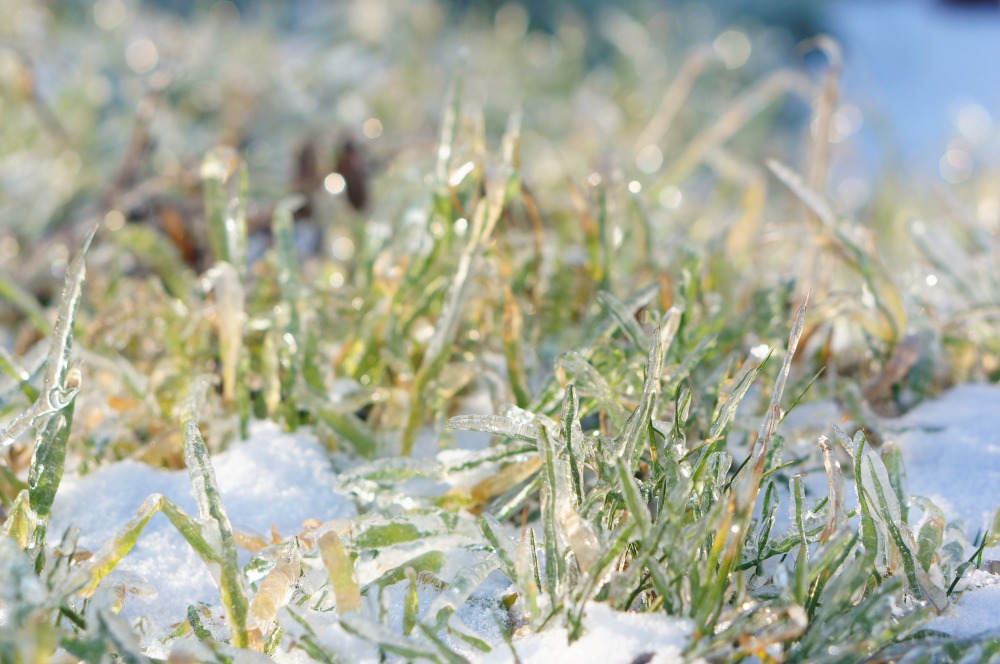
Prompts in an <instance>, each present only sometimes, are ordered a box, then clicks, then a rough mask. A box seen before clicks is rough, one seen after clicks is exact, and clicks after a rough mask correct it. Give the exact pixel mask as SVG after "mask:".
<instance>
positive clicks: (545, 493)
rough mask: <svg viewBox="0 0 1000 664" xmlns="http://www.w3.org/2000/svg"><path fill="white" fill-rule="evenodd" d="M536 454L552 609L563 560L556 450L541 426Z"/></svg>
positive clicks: (555, 600)
mask: <svg viewBox="0 0 1000 664" xmlns="http://www.w3.org/2000/svg"><path fill="white" fill-rule="evenodd" d="M538 453H539V455H540V456H541V458H542V526H543V529H544V532H545V586H546V590H547V591H548V593H549V597H550V599H551V601H552V606H556V605H557V604H558V603H559V601H558V600H559V594H560V591H561V581H562V578H563V568H564V565H565V563H564V560H563V557H562V555H560V553H559V537H558V534H557V531H556V528H557V525H556V501H557V496H556V492H557V491H558V483H557V481H556V472H557V471H556V458H555V449H554V448H553V446H552V443H551V441H550V440H549V435H548V433H546V431H545V429H544V427H538Z"/></svg>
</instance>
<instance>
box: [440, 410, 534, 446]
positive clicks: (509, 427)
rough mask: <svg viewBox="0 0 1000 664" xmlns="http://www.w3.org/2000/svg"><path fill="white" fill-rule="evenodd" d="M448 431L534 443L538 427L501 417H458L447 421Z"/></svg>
mask: <svg viewBox="0 0 1000 664" xmlns="http://www.w3.org/2000/svg"><path fill="white" fill-rule="evenodd" d="M447 426H448V428H449V429H457V430H459V431H481V432H483V433H490V434H493V435H494V436H503V437H504V438H514V439H516V440H523V441H524V442H526V443H534V442H535V441H536V440H537V438H538V427H537V426H536V425H534V424H530V423H527V422H520V421H518V420H515V419H512V418H510V417H503V416H502V415H459V416H457V417H453V418H451V419H450V420H448V425H447Z"/></svg>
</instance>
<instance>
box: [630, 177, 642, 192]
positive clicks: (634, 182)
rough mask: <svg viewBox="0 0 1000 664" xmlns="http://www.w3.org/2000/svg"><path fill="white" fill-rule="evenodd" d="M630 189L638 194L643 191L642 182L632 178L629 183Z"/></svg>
mask: <svg viewBox="0 0 1000 664" xmlns="http://www.w3.org/2000/svg"><path fill="white" fill-rule="evenodd" d="M628 190H629V191H631V192H632V193H633V194H638V193H639V192H640V191H642V184H641V183H640V182H639V181H638V180H632V181H631V182H629V183H628Z"/></svg>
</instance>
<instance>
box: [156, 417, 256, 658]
mask: <svg viewBox="0 0 1000 664" xmlns="http://www.w3.org/2000/svg"><path fill="white" fill-rule="evenodd" d="M183 426H184V462H185V464H186V465H187V467H188V475H189V477H190V478H191V486H192V487H193V488H194V497H195V501H196V502H197V504H198V523H199V524H200V527H201V531H202V538H203V539H204V541H205V542H206V543H207V544H208V546H209V547H210V549H211V553H212V563H210V564H209V569H210V570H211V571H212V576H213V578H214V579H215V582H216V584H217V585H218V586H219V593H220V595H221V598H222V609H223V612H224V613H225V615H226V622H227V624H228V626H229V634H230V638H231V639H232V643H233V645H234V646H236V647H238V648H245V647H247V611H248V603H247V592H246V587H245V584H244V579H243V573H242V572H241V571H240V568H239V565H238V564H237V562H236V543H235V542H234V541H233V530H232V526H231V525H230V524H229V517H228V516H227V515H226V510H225V507H223V505H222V497H221V496H220V495H219V485H218V483H217V482H216V480H215V470H214V469H213V468H212V460H211V457H210V456H209V454H208V448H207V447H205V442H204V441H203V440H202V438H201V432H200V431H199V430H198V425H197V424H196V423H195V421H194V420H187V421H186V422H185V423H184V425H183ZM168 516H169V515H168Z"/></svg>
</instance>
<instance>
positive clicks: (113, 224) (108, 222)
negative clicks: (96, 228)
mask: <svg viewBox="0 0 1000 664" xmlns="http://www.w3.org/2000/svg"><path fill="white" fill-rule="evenodd" d="M104 226H105V227H106V228H107V229H108V230H109V231H120V230H121V229H122V227H124V226H125V215H123V214H122V213H121V212H119V211H118V210H111V211H110V212H108V213H107V214H106V215H104Z"/></svg>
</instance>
